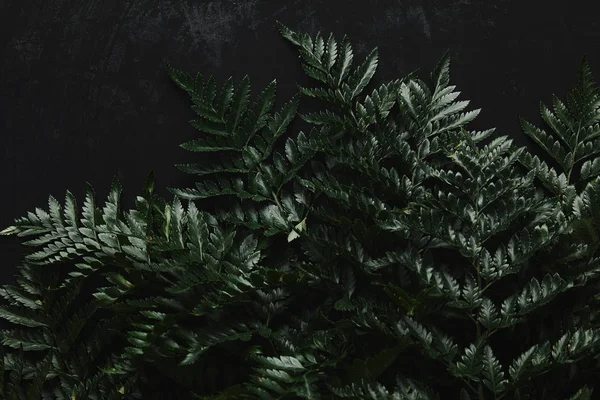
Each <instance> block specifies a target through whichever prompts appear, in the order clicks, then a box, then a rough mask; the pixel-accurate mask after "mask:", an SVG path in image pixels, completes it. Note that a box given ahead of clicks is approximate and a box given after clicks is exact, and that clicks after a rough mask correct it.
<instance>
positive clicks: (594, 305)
mask: <svg viewBox="0 0 600 400" xmlns="http://www.w3.org/2000/svg"><path fill="white" fill-rule="evenodd" d="M279 29H280V32H281V34H282V36H283V37H284V38H285V39H287V40H288V41H289V42H291V43H292V44H293V45H294V46H295V47H296V48H297V49H298V51H299V53H300V59H301V61H302V68H303V70H304V72H305V73H306V74H307V75H308V76H309V77H311V78H313V79H314V80H315V81H317V83H318V86H317V87H313V88H307V87H300V88H299V93H297V94H296V95H294V96H293V97H292V99H290V100H289V101H288V102H287V103H285V104H284V105H283V106H282V107H280V108H278V109H277V111H275V110H274V108H275V103H276V82H275V81H272V82H271V83H269V84H268V85H267V86H266V88H264V90H262V91H261V92H260V93H259V94H258V95H257V96H256V97H255V98H254V99H253V101H252V102H251V101H250V93H251V87H250V80H249V78H248V76H244V77H243V78H242V79H241V80H239V81H238V82H235V81H234V79H233V77H232V78H229V79H228V80H227V81H226V82H225V83H223V85H222V86H221V87H220V89H219V90H217V83H216V82H215V79H214V78H213V77H209V78H206V79H205V78H204V77H203V76H202V74H199V73H198V74H196V75H195V76H192V75H189V74H187V73H184V72H181V71H178V70H176V69H174V68H172V67H171V66H170V65H168V64H167V72H168V74H169V76H170V77H171V78H172V79H173V81H174V82H175V83H176V84H177V85H178V86H179V87H180V88H182V89H184V90H185V91H186V92H187V93H188V95H189V96H190V98H191V100H192V103H193V106H192V109H193V111H194V112H195V113H196V119H194V120H192V121H190V123H191V125H192V126H193V127H194V128H195V129H197V130H198V131H200V132H201V133H202V135H201V136H200V137H199V138H197V139H195V140H192V141H190V142H187V143H184V144H182V145H181V147H182V148H184V149H187V150H190V151H193V152H197V153H210V154H204V155H203V157H202V159H203V160H204V162H202V163H197V164H178V165H177V167H178V168H179V169H181V170H182V171H184V172H186V173H189V174H192V175H195V176H198V177H199V178H198V182H196V184H195V188H187V189H174V188H169V190H170V192H171V193H172V194H173V195H174V198H173V201H172V202H170V203H169V202H167V201H165V200H164V199H162V198H161V197H160V196H158V195H157V194H156V193H155V192H154V186H155V178H154V174H153V173H150V174H149V176H148V179H147V181H146V184H145V187H144V190H143V193H142V194H141V195H139V196H137V197H136V209H134V210H130V211H129V212H128V213H125V212H123V211H122V210H121V206H120V199H121V186H120V184H119V182H118V181H117V180H115V181H114V182H113V185H112V187H111V190H110V193H109V195H108V198H107V200H106V202H105V204H104V206H103V207H102V208H100V206H99V205H97V203H96V200H95V194H94V190H93V189H92V187H91V185H89V184H88V186H87V190H86V195H85V200H84V202H83V205H82V207H81V209H80V208H79V206H78V204H77V201H76V199H75V196H74V195H73V194H72V193H71V192H67V195H66V198H65V202H64V204H60V203H59V202H58V201H57V200H56V199H54V198H53V197H52V196H50V199H49V204H48V211H44V210H42V209H40V208H36V210H35V211H34V212H29V213H28V214H27V216H26V217H22V218H19V219H16V220H15V224H14V225H13V226H10V227H8V228H6V229H5V230H3V231H2V232H0V233H1V234H17V235H18V236H20V237H23V236H35V238H34V239H31V240H29V241H26V242H24V243H23V244H24V245H26V246H29V247H32V248H37V251H28V253H27V254H26V256H25V258H24V261H23V263H22V265H20V266H19V272H18V276H17V281H16V284H14V285H4V286H3V287H2V288H1V289H0V295H1V297H2V298H3V299H4V300H3V302H2V305H1V306H0V317H2V318H3V319H5V320H8V321H9V322H10V323H12V324H13V325H14V327H13V328H11V329H7V330H4V331H2V332H1V334H0V341H1V343H2V354H1V356H0V363H2V367H3V370H4V374H2V375H0V394H1V395H0V397H1V398H5V399H10V400H21V399H28V400H30V399H38V398H39V399H96V400H100V399H102V400H104V399H107V400H108V399H137V398H143V399H151V398H156V399H158V398H177V399H188V398H189V399H214V400H216V399H263V400H275V399H296V398H304V399H324V400H325V399H340V398H351V399H365V400H367V399H371V400H383V399H390V400H392V399H394V400H396V399H398V400H399V399H414V400H417V399H423V400H425V399H446V398H460V399H461V400H469V399H477V400H485V399H494V400H499V399H502V398H506V399H530V400H551V399H556V400H558V399H560V400H563V399H569V400H584V399H591V396H592V392H593V384H594V382H595V381H596V380H597V375H598V372H599V369H598V368H599V366H600V364H599V363H598V359H599V358H600V318H598V315H599V310H600V308H599V307H598V300H599V298H598V297H599V296H598V290H599V288H600V287H599V285H598V277H599V276H600V258H598V255H597V249H598V246H599V245H600V235H599V234H598V227H599V226H600V180H599V178H598V176H599V175H600V161H599V159H600V157H598V154H599V153H600V141H599V140H600V139H599V136H600V124H599V121H600V92H599V91H598V88H597V87H596V84H595V82H594V80H593V78H592V75H591V71H590V68H589V66H588V64H587V61H586V60H585V59H584V60H583V62H582V64H581V72H580V75H579V80H578V82H577V85H576V87H575V89H574V90H573V91H572V92H571V93H570V94H569V95H568V98H567V102H566V104H563V103H562V102H561V101H560V100H559V99H558V98H557V97H554V103H553V106H554V107H553V108H554V110H550V109H549V108H547V107H546V106H545V105H543V104H542V105H541V108H540V110H541V114H542V118H543V121H544V123H545V124H546V126H547V127H546V128H539V127H536V126H535V125H533V124H532V123H530V122H527V121H524V120H522V127H523V130H524V132H525V133H526V134H527V135H528V136H530V137H531V138H532V139H533V141H534V142H535V143H537V144H538V145H539V146H540V147H541V149H543V150H544V151H545V152H546V153H547V154H548V155H550V157H551V158H552V159H553V160H554V162H556V164H557V165H558V166H559V169H558V170H557V169H554V168H551V167H549V166H548V164H547V163H546V162H544V161H542V160H541V159H540V158H539V157H537V156H532V155H531V154H530V153H528V152H527V151H526V149H525V148H516V147H515V146H514V145H513V144H512V140H511V139H509V138H508V137H506V136H493V134H494V132H495V130H494V129H488V130H485V131H471V130H468V128H467V126H468V124H469V123H470V122H471V121H473V119H474V118H476V116H477V115H478V113H479V110H469V109H468V105H469V101H464V100H461V101H459V100H457V99H458V97H459V95H460V92H458V91H456V90H455V89H456V87H455V86H453V85H450V71H449V64H450V57H449V55H448V54H445V55H444V56H443V57H442V59H441V61H440V62H439V63H438V65H437V66H436V68H435V69H434V71H433V72H432V73H431V75H430V77H429V79H428V80H427V81H425V80H422V79H420V78H418V77H417V73H416V71H415V72H412V73H410V74H409V75H408V76H406V77H405V78H402V79H396V80H393V81H390V82H386V83H382V84H380V85H379V86H377V87H375V88H373V89H372V90H371V91H370V92H367V91H366V89H367V87H369V85H371V82H372V78H373V76H374V74H375V71H376V68H377V65H378V53H377V49H374V50H373V51H371V52H370V53H369V54H368V55H367V56H366V57H365V59H364V60H363V61H362V62H361V63H360V64H358V65H356V66H354V65H353V60H354V53H353V50H352V46H351V44H350V41H349V39H348V38H347V37H346V36H344V38H343V39H342V40H341V41H338V40H336V38H334V36H333V35H329V37H328V38H327V39H325V38H324V37H323V36H322V35H321V33H317V34H316V35H314V36H310V35H307V34H299V33H296V32H293V31H292V30H290V29H289V28H287V27H286V26H284V25H282V24H279ZM301 95H304V96H308V97H312V98H315V99H318V100H321V101H322V102H323V107H322V109H321V110H320V111H317V112H311V113H306V114H299V115H300V117H301V118H302V120H303V121H304V122H306V123H308V124H310V126H311V129H310V132H308V133H305V132H303V131H299V132H297V133H294V132H291V131H292V130H293V129H292V128H293V127H294V125H293V121H294V118H295V117H296V116H297V115H298V107H299V104H300V99H301ZM488 139H489V140H488ZM486 140H487V143H486V144H483V142H484V141H486ZM212 198H217V199H218V202H216V201H214V200H213V201H212V203H208V202H206V201H207V199H212ZM166 396H171V397H166Z"/></svg>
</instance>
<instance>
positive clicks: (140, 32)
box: [0, 0, 600, 283]
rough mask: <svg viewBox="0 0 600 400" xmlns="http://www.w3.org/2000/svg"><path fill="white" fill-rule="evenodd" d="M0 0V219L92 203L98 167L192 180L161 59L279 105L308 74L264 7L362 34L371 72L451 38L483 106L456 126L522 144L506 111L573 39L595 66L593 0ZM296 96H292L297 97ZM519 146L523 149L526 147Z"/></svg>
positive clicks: (405, 66) (381, 72)
mask: <svg viewBox="0 0 600 400" xmlns="http://www.w3.org/2000/svg"><path fill="white" fill-rule="evenodd" d="M555 3H556V4H554V2H538V1H523V0H512V1H509V0H495V1H481V0H480V1H476V0H461V1H430V2H426V1H417V0H413V1H389V0H387V1H383V0H378V1H377V0H371V1H348V0H343V1H340V0H335V1H333V0H317V1H315V0H302V1H260V0H246V1H193V0H161V1H149V0H111V1H108V0H107V1H91V0H79V1H75V0H36V1H33V0H0V135H1V137H2V148H1V149H0V152H1V153H0V154H1V157H0V174H1V175H0V176H1V178H2V193H1V196H0V230H1V229H4V228H5V227H7V226H9V225H11V224H12V222H13V221H14V219H15V218H16V217H21V216H25V215H26V214H27V212H28V211H34V210H35V208H36V207H41V208H43V209H46V210H47V202H48V196H49V195H53V196H54V197H55V198H56V199H58V200H59V201H60V202H61V203H63V201H64V196H65V193H66V190H70V191H71V192H72V193H73V194H74V195H75V196H76V197H77V199H78V203H79V204H81V203H82V201H83V196H84V184H85V182H86V181H88V182H90V183H91V184H92V186H93V187H94V188H95V190H96V198H97V200H98V202H99V203H101V204H103V201H104V200H105V198H106V195H107V194H108V190H109V187H110V183H111V181H112V178H113V176H117V177H118V178H119V180H120V181H121V183H122V185H123V202H122V205H123V208H124V209H125V210H129V209H130V208H132V207H133V206H134V204H135V203H134V201H135V196H136V195H137V194H139V193H141V190H142V188H143V184H144V180H145V178H146V175H147V173H148V171H149V170H150V169H153V170H154V171H155V172H156V176H157V183H156V191H157V192H158V193H159V194H161V195H162V196H163V197H165V198H167V199H169V200H171V199H172V197H173V196H172V195H170V193H169V192H168V191H167V190H166V187H177V188H182V187H192V186H193V185H192V184H193V182H194V179H193V177H191V176H188V175H185V174H184V173H182V172H180V171H179V170H178V169H177V168H175V167H174V166H173V164H178V163H194V162H199V161H200V160H199V159H198V158H197V157H194V156H195V155H194V154H193V153H190V152H188V151H185V150H183V149H181V148H179V147H178V145H179V144H181V143H184V142H186V141H189V140H191V139H193V138H194V137H196V136H197V132H196V131H195V130H194V129H193V128H192V127H190V126H189V124H188V120H190V119H192V118H193V116H194V114H193V112H192V111H191V110H190V108H189V106H190V101H189V99H188V97H187V95H186V94H185V93H184V92H183V91H181V90H180V89H178V88H177V87H176V86H175V85H174V84H173V83H172V82H171V81H170V79H169V78H168V76H167V74H166V73H165V71H164V68H163V63H164V61H169V62H170V63H171V64H172V65H173V66H174V67H176V68H178V69H181V70H184V71H187V72H194V73H195V72H197V71H200V72H202V73H204V74H205V76H207V75H213V76H214V77H215V78H216V79H217V83H218V84H219V86H220V85H221V84H222V83H223V82H224V81H225V79H226V78H228V77H229V76H234V78H235V79H239V78H241V77H242V76H243V75H245V74H248V75H249V77H250V79H251V83H252V90H253V93H254V94H255V93H257V92H258V91H259V90H261V89H262V88H263V87H264V86H265V85H266V84H267V83H268V82H270V81H271V80H272V79H277V82H278V94H277V99H278V103H277V104H278V106H279V105H281V104H283V103H284V102H285V101H287V100H288V99H289V98H290V97H291V96H292V95H293V94H294V93H295V91H296V84H297V83H299V84H301V85H310V83H311V81H310V80H309V78H307V77H306V76H304V75H303V72H302V70H301V68H300V64H299V60H298V58H297V53H296V50H295V49H294V47H293V46H292V45H291V44H290V43H289V42H287V41H285V40H284V39H283V38H282V37H281V36H280V35H279V32H278V31H277V25H276V23H275V20H279V21H281V22H282V23H284V24H285V25H287V26H288V27H289V28H291V29H293V30H296V31H299V32H303V33H309V34H311V35H312V34H315V33H316V32H317V31H321V32H323V33H324V34H325V35H328V34H329V33H330V32H333V33H334V34H335V35H337V36H336V37H337V38H338V39H341V37H342V35H343V34H344V33H345V34H347V35H348V36H349V37H350V39H351V41H352V43H353V47H354V50H355V63H356V62H357V61H361V60H362V59H363V57H364V56H365V55H366V54H367V53H368V52H369V51H370V50H371V49H372V48H373V47H375V46H378V48H379V68H378V72H377V74H376V75H375V82H382V81H388V80H391V79H395V78H400V77H403V76H405V75H406V74H408V73H409V72H411V71H413V70H415V69H416V68H420V73H421V76H422V77H426V76H427V75H426V74H428V73H429V72H430V71H431V70H432V69H433V68H434V67H435V64H436V63H437V61H438V60H439V59H440V57H441V56H442V55H443V53H444V51H445V50H447V49H448V50H450V52H451V53H450V54H451V57H452V63H451V83H452V84H455V85H457V87H458V90H461V92H462V95H461V97H460V98H459V99H462V100H465V99H469V100H471V104H470V109H473V108H482V112H481V114H480V115H479V117H478V118H477V119H476V120H475V121H474V122H473V123H472V124H471V125H470V127H471V129H478V130H483V129H487V128H491V127H496V128H497V134H499V135H508V136H509V137H511V138H514V139H515V142H516V144H518V145H520V146H527V147H528V148H529V149H531V150H533V149H534V147H533V144H532V143H531V142H530V141H529V140H528V139H527V138H526V137H525V135H524V134H523V133H522V132H521V129H520V127H519V120H518V117H519V116H522V117H524V118H526V119H528V120H529V121H532V122H534V123H538V122H539V121H540V118H539V116H538V115H539V112H538V110H539V101H543V102H544V103H546V104H549V103H550V101H551V98H552V97H551V96H552V94H553V93H555V94H557V95H558V96H559V97H560V98H564V96H565V95H566V93H567V91H568V90H569V89H570V88H571V87H572V85H573V84H574V83H575V79H576V74H577V71H578V68H579V63H580V61H581V58H582V57H583V56H584V55H585V54H587V55H588V59H589V62H590V65H591V67H592V71H593V73H594V75H595V76H596V77H600V52H599V49H600V47H599V44H600V22H599V19H598V13H597V12H596V11H595V10H592V9H591V8H592V5H593V3H594V2H592V1H588V2H586V3H583V4H578V3H577V2H573V1H570V2H555ZM301 111H302V104H301ZM534 153H536V154H537V152H536V151H534ZM23 240H24V239H21V238H17V237H13V236H10V237H4V236H3V237H0V254H2V257H1V258H0V262H1V263H2V265H1V270H2V272H1V279H2V282H1V283H7V282H9V281H11V280H12V278H11V277H12V275H13V273H14V271H15V267H16V266H17V265H18V263H19V262H20V258H21V254H22V250H21V245H20V243H21V242H22V241H23Z"/></svg>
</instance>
